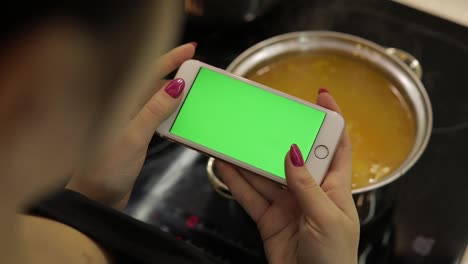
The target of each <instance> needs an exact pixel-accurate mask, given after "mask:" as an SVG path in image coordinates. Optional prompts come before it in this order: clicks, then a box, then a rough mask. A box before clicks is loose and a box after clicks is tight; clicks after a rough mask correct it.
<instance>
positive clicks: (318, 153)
mask: <svg viewBox="0 0 468 264" xmlns="http://www.w3.org/2000/svg"><path fill="white" fill-rule="evenodd" d="M314 154H315V157H317V158H318V159H325V158H326V157H328V148H327V147H325V146H324V145H320V146H317V147H316V148H315V150H314Z"/></svg>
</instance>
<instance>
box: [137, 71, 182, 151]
mask: <svg viewBox="0 0 468 264" xmlns="http://www.w3.org/2000/svg"><path fill="white" fill-rule="evenodd" d="M184 88H185V81H184V80H183V79H181V78H177V79H174V80H172V81H170V82H169V83H168V84H167V85H166V86H165V88H164V89H161V90H159V91H157V92H156V93H155V94H154V95H153V97H151V99H150V100H149V101H148V102H147V103H146V105H145V106H144V107H143V109H142V110H141V111H140V112H139V113H138V114H137V115H136V116H135V118H133V120H132V121H131V123H130V127H131V130H132V131H134V134H135V135H138V137H141V138H142V139H143V140H144V141H145V142H146V141H149V140H150V139H151V138H152V136H153V134H154V133H155V132H156V129H157V128H158V127H159V125H160V124H161V123H162V122H163V121H164V120H165V119H166V118H167V117H169V116H170V115H171V114H172V113H173V112H174V111H175V109H176V108H177V106H178V105H179V102H180V95H181V94H182V92H183V90H184Z"/></svg>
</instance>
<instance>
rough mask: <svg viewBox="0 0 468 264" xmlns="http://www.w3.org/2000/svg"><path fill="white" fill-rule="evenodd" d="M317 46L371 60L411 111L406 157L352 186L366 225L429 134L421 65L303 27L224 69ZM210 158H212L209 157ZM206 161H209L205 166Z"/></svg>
mask: <svg viewBox="0 0 468 264" xmlns="http://www.w3.org/2000/svg"><path fill="white" fill-rule="evenodd" d="M320 50H327V51H339V52H341V53H343V52H344V53H348V54H350V55H353V56H358V57H360V58H361V59H364V60H367V61H368V62H370V63H372V64H373V65H374V66H375V67H377V68H378V69H380V70H381V71H382V72H384V73H385V74H386V75H387V76H388V77H389V78H391V79H392V81H394V82H395V83H396V84H398V85H397V87H398V88H399V89H400V92H401V94H402V95H403V96H404V97H405V99H406V100H407V102H408V104H409V105H410V107H411V108H412V111H413V113H414V116H415V121H416V138H415V142H414V146H413V148H412V150H411V152H410V153H409V155H408V157H407V158H406V160H405V161H404V162H403V163H402V164H401V165H400V166H399V167H398V168H396V169H395V170H394V171H393V172H392V173H391V174H390V175H388V176H387V177H386V178H385V179H383V180H381V181H379V182H376V183H373V184H371V185H369V186H366V187H362V188H358V189H353V190H352V193H353V197H354V200H355V204H356V207H357V209H358V213H359V217H360V220H361V225H366V224H368V223H370V222H371V221H372V220H374V219H376V218H378V216H379V215H380V214H382V213H383V212H385V211H386V209H387V208H388V207H390V206H391V204H392V201H393V199H392V198H393V197H392V189H391V188H390V187H391V185H390V183H392V182H394V181H395V180H396V179H398V178H399V177H401V176H402V175H404V174H405V173H406V172H407V171H408V170H409V169H410V168H411V167H412V166H413V165H414V164H415V163H416V161H417V160H418V159H419V157H420V156H421V154H422V153H423V151H424V149H425V148H426V145H427V143H428V141H429V137H430V135H431V131H432V107H431V103H430V101H429V97H428V95H427V93H426V90H425V88H424V86H423V85H422V83H421V81H420V78H421V76H422V69H421V66H420V65H419V62H418V61H417V60H416V59H415V58H414V57H412V56H411V55H410V54H408V53H406V52H404V51H401V50H398V49H395V48H384V47H382V46H379V45H377V44H375V43H372V42H370V41H368V40H365V39H362V38H359V37H356V36H352V35H348V34H343V33H337V32H328V31H304V32H293V33H288V34H284V35H279V36H276V37H273V38H270V39H267V40H264V41H262V42H260V43H258V44H256V45H255V46H253V47H251V48H249V49H247V50H246V51H244V52H243V53H242V54H241V55H239V56H238V57H237V58H236V59H235V60H234V61H233V62H232V63H231V64H230V65H229V66H228V68H227V70H228V71H230V72H232V73H234V74H236V75H240V76H244V75H246V74H247V73H249V72H250V71H251V70H253V69H254V68H257V67H258V66H259V65H262V64H263V63H266V62H268V61H271V60H272V59H274V58H276V57H278V56H284V55H286V54H288V53H297V52H310V51H320ZM210 162H211V163H212V160H211V161H210ZM210 162H209V164H208V167H210ZM210 170H211V173H210ZM209 174H210V175H211V176H210V179H211V180H212V183H214V180H213V179H214V173H213V170H212V168H211V169H210V168H209ZM213 185H215V186H218V188H217V190H218V192H220V191H221V192H224V193H223V194H225V190H223V189H224V187H225V186H222V185H219V183H218V184H215V183H214V184H213Z"/></svg>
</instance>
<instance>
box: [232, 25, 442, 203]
mask: <svg viewBox="0 0 468 264" xmlns="http://www.w3.org/2000/svg"><path fill="white" fill-rule="evenodd" d="M311 37H313V38H320V37H328V38H336V39H341V40H347V41H351V42H353V43H356V44H361V45H363V46H366V47H368V48H371V49H373V50H375V51H377V52H378V53H379V54H380V55H381V56H382V57H384V58H385V59H386V60H389V61H391V62H393V63H394V64H396V65H398V68H399V70H401V71H402V72H403V74H406V75H407V76H408V77H409V78H410V79H411V81H412V82H413V83H414V85H415V87H417V90H418V92H419V95H420V96H421V100H422V103H423V104H424V112H425V113H424V114H425V121H426V122H425V127H418V126H417V131H416V133H417V132H418V130H420V129H422V130H424V131H425V133H424V135H423V138H422V141H420V143H419V144H418V142H417V137H418V136H417V135H416V138H415V143H414V145H413V148H412V150H411V152H410V153H409V154H408V156H407V157H406V159H405V160H404V161H403V162H402V163H401V164H400V166H398V167H397V168H395V169H394V170H393V172H392V173H390V174H389V175H387V176H386V177H385V178H384V179H382V180H380V181H378V182H376V183H373V184H371V185H368V186H365V187H361V188H356V189H353V190H352V194H360V193H364V192H369V191H372V190H375V189H378V188H380V187H382V186H385V185H387V184H390V183H392V182H394V181H395V180H397V179H398V178H400V177H401V176H402V175H404V174H405V173H406V172H407V171H408V170H409V169H411V168H412V167H413V166H414V164H415V163H416V162H417V161H418V160H419V159H420V157H421V155H422V154H423V153H424V151H425V149H426V147H427V145H428V143H429V139H430V136H431V132H432V123H433V116H432V105H431V102H430V99H429V96H428V94H427V91H426V89H425V88H424V85H423V84H422V82H421V81H420V79H419V78H418V77H417V76H416V74H415V73H414V72H413V71H412V70H411V69H410V68H409V67H408V65H406V64H405V63H404V62H403V61H401V60H400V59H398V58H396V57H395V56H392V55H390V54H388V53H387V52H386V50H385V48H384V47H382V46H380V45H378V44H376V43H374V42H371V41H369V40H366V39H363V38H360V37H357V36H354V35H350V34H346V33H341V32H334V31H296V32H290V33H286V34H281V35H277V36H274V37H271V38H268V39H265V40H263V41H261V42H259V43H257V44H255V45H253V46H251V47H250V48H248V49H247V50H245V51H244V52H242V53H241V54H240V55H239V56H237V57H236V58H235V59H234V60H233V61H232V62H231V63H230V64H229V66H228V67H227V69H226V70H227V71H229V72H232V71H233V70H234V69H236V68H237V67H238V66H239V65H241V64H242V63H243V61H245V60H246V59H248V58H249V57H251V56H252V55H253V54H255V53H257V52H258V51H260V50H261V49H263V48H265V47H268V46H270V45H273V44H275V43H279V42H284V41H288V40H293V39H304V38H311ZM273 57H274V56H272V57H270V58H273ZM405 89H406V88H405ZM411 101H413V100H411Z"/></svg>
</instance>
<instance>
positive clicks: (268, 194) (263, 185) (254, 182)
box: [237, 168, 282, 202]
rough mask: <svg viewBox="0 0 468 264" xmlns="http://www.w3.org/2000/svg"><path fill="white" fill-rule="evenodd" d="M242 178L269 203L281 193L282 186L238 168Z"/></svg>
mask: <svg viewBox="0 0 468 264" xmlns="http://www.w3.org/2000/svg"><path fill="white" fill-rule="evenodd" d="M237 170H238V171H239V173H240V174H241V176H242V177H243V178H244V179H245V180H246V181H247V182H248V183H249V184H250V185H251V186H252V187H253V188H254V189H255V190H256V191H257V192H259V193H260V194H261V195H262V196H263V197H265V198H266V199H267V200H268V201H270V202H271V201H273V200H274V198H275V197H276V196H277V195H278V192H280V191H281V190H282V189H281V185H280V184H279V183H277V182H274V181H272V180H270V179H267V178H265V177H263V176H260V175H258V174H255V173H253V172H250V171H247V170H244V169H242V168H237Z"/></svg>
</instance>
